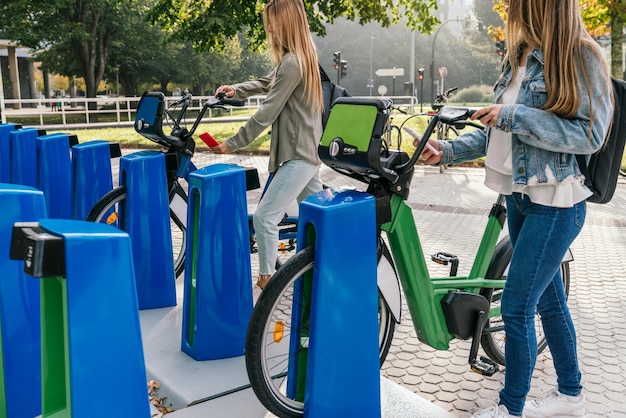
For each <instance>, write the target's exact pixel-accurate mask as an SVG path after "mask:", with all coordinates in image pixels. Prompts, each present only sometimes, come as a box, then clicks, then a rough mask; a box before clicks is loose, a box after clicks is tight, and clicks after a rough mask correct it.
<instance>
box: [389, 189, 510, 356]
mask: <svg viewBox="0 0 626 418" xmlns="http://www.w3.org/2000/svg"><path fill="white" fill-rule="evenodd" d="M391 212H392V220H391V221H390V222H388V223H386V224H383V225H382V226H381V229H382V230H383V231H385V232H386V233H387V237H388V239H389V245H390V249H391V253H392V254H393V257H394V261H395V263H396V269H397V271H398V275H399V278H400V282H401V283H402V289H403V290H404V295H405V299H406V303H407V306H408V308H409V312H410V314H411V319H412V321H413V326H414V328H415V331H416V333H417V337H418V338H419V339H420V341H422V342H424V343H426V344H428V345H430V346H431V347H433V348H436V349H439V350H447V349H448V348H449V342H450V341H451V340H453V339H454V336H452V335H451V334H450V333H449V331H448V327H447V325H446V320H445V318H444V316H443V311H442V309H441V300H442V299H443V297H444V296H445V295H447V294H448V292H449V291H452V290H460V289H463V290H467V291H469V292H472V293H477V292H478V291H479V290H480V289H481V288H495V289H500V288H502V287H503V285H504V281H503V280H489V279H486V278H485V274H486V272H487V268H488V267H489V263H490V261H491V258H492V256H493V253H494V250H495V247H496V244H497V242H498V238H499V236H500V232H501V231H502V229H503V222H504V219H503V216H502V214H503V213H504V207H503V206H502V203H501V198H500V199H498V202H497V203H496V204H494V207H493V208H492V210H491V213H490V214H489V220H488V222H487V226H486V228H485V231H484V232H483V236H482V239H481V242H480V245H479V248H478V250H477V252H476V255H475V258H474V263H473V265H472V269H471V271H470V273H469V275H468V276H467V277H440V278H431V277H430V274H429V272H428V267H427V265H426V259H425V257H424V251H423V249H422V246H421V242H420V239H419V235H418V232H417V228H416V226H415V219H414V217H413V212H412V210H411V208H410V207H409V206H408V205H407V204H406V203H405V201H404V199H403V198H402V197H400V196H397V195H393V196H392V197H391ZM489 314H490V315H492V316H495V315H499V312H495V313H494V312H490V313H489Z"/></svg>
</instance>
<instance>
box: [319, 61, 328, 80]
mask: <svg viewBox="0 0 626 418" xmlns="http://www.w3.org/2000/svg"><path fill="white" fill-rule="evenodd" d="M318 65H319V67H320V78H321V79H322V81H330V77H328V74H326V71H324V69H323V68H322V64H318Z"/></svg>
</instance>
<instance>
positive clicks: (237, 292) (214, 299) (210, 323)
mask: <svg viewBox="0 0 626 418" xmlns="http://www.w3.org/2000/svg"><path fill="white" fill-rule="evenodd" d="M187 225H188V229H187V249H186V254H187V257H186V259H185V279H184V280H185V282H184V284H185V291H184V298H183V327H182V342H181V350H182V351H183V352H185V353H187V354H188V355H189V356H190V357H192V358H194V359H195V360H214V359H220V358H227V357H236V356H241V355H243V354H244V346H245V339H246V330H247V328H248V322H249V320H250V314H251V313H252V268H251V264H250V241H249V231H248V206H247V201H246V169H245V168H243V167H239V166H236V165H232V164H215V165H211V166H208V167H205V168H203V169H200V170H197V171H195V172H193V173H191V175H190V176H189V205H188V219H187Z"/></svg>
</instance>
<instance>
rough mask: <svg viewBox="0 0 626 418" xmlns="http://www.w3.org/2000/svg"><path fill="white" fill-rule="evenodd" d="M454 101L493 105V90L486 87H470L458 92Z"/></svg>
mask: <svg viewBox="0 0 626 418" xmlns="http://www.w3.org/2000/svg"><path fill="white" fill-rule="evenodd" d="M452 101H454V102H455V103H491V102H492V101H493V90H492V89H491V87H489V86H486V85H482V86H478V85H474V86H470V87H467V88H464V89H461V90H458V91H457V92H456V94H455V95H454V97H453V98H452Z"/></svg>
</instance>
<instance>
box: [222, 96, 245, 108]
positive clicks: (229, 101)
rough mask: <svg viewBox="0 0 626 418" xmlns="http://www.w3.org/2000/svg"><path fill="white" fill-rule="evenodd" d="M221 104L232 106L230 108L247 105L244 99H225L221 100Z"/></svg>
mask: <svg viewBox="0 0 626 418" xmlns="http://www.w3.org/2000/svg"><path fill="white" fill-rule="evenodd" d="M220 102H221V103H222V104H227V105H230V106H237V107H242V106H243V105H245V104H246V101H245V100H242V99H227V98H223V99H220Z"/></svg>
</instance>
